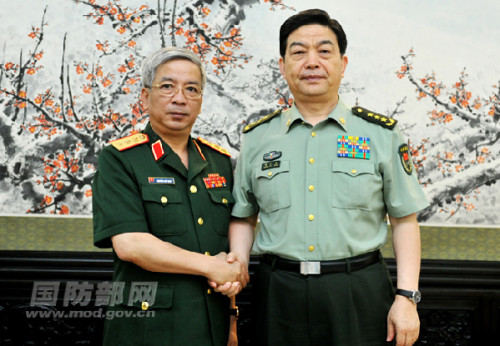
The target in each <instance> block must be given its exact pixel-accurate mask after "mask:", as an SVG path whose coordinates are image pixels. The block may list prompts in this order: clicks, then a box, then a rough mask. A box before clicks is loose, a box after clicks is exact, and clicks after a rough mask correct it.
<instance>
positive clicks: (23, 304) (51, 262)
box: [0, 251, 500, 346]
mask: <svg viewBox="0 0 500 346" xmlns="http://www.w3.org/2000/svg"><path fill="white" fill-rule="evenodd" d="M258 260H259V259H258V257H252V259H251V264H250V272H251V275H252V272H253V268H254V267H255V265H256V264H257V263H258ZM387 263H388V266H389V270H390V272H391V275H392V277H393V279H394V277H395V269H396V268H395V263H394V260H393V259H387ZM111 277H112V256H111V253H109V252H52V251H0V345H6V346H8V345H100V343H101V334H102V326H103V323H104V319H105V315H104V312H105V309H104V307H103V306H96V304H95V295H94V294H95V288H96V287H97V285H98V284H100V283H102V282H105V281H110V280H111ZM35 282H36V283H40V282H48V283H54V282H59V283H60V285H59V287H58V293H57V298H58V299H57V301H56V302H55V303H53V304H52V305H36V304H35V306H33V305H32V304H31V303H32V298H33V297H32V294H33V287H34V283H35ZM68 282H77V283H83V282H85V283H89V284H90V285H92V287H94V289H93V290H92V299H91V301H89V302H87V303H86V304H83V305H82V304H80V305H77V306H75V305H72V304H71V303H68V301H66V302H65V301H64V298H65V297H64V294H65V287H66V284H67V283H68ZM420 289H421V291H422V295H423V300H422V303H421V304H419V314H420V319H421V333H420V338H419V341H418V345H432V346H439V345H443V346H448V345H450V346H452V345H453V346H462V345H497V344H498V340H500V262H479V261H449V260H446V261H445V260H423V261H422V270H421V278H420ZM251 295H252V286H251V284H250V285H249V286H248V287H247V288H245V290H244V291H243V292H242V293H241V294H240V295H239V296H238V305H239V307H240V320H239V329H240V330H239V332H240V344H241V345H249V342H248V336H249V333H250V328H249V325H250V309H251V304H250V303H249V302H250V299H251ZM65 305H67V306H65ZM33 311H40V313H38V315H37V316H35V317H34V316H29V315H28V312H31V314H32V315H33ZM75 311H76V312H77V313H76V314H75ZM71 313H73V315H71V316H70V314H71ZM43 314H45V315H43ZM44 316H45V317H44Z"/></svg>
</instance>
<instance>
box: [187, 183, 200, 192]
mask: <svg viewBox="0 0 500 346" xmlns="http://www.w3.org/2000/svg"><path fill="white" fill-rule="evenodd" d="M189 191H191V193H196V192H198V189H197V188H196V186H194V185H191V187H190V188H189Z"/></svg>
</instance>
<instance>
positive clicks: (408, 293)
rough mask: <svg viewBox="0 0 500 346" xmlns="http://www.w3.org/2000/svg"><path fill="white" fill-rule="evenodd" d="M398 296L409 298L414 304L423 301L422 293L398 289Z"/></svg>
mask: <svg viewBox="0 0 500 346" xmlns="http://www.w3.org/2000/svg"><path fill="white" fill-rule="evenodd" d="M396 294H399V295H401V296H405V297H407V298H408V299H410V300H411V301H412V302H413V304H417V303H420V300H422V293H420V291H407V290H402V289H400V288H398V289H396Z"/></svg>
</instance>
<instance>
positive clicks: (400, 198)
mask: <svg viewBox="0 0 500 346" xmlns="http://www.w3.org/2000/svg"><path fill="white" fill-rule="evenodd" d="M390 145H391V153H390V155H389V158H390V162H389V163H388V164H387V167H386V169H385V171H384V201H385V205H386V208H387V212H388V213H389V215H390V216H393V217H403V216H407V215H410V214H413V213H416V212H418V211H420V210H423V209H425V208H427V207H428V206H429V203H428V202H427V198H426V197H425V194H424V192H423V191H422V188H421V187H420V185H419V182H418V178H417V173H416V172H415V168H414V167H413V163H412V161H411V157H410V153H409V150H405V146H406V147H407V142H406V141H405V139H404V138H403V135H402V134H401V131H400V130H399V127H398V126H396V128H395V129H394V130H393V131H392V140H391V144H390Z"/></svg>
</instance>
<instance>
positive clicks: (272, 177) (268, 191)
mask: <svg viewBox="0 0 500 346" xmlns="http://www.w3.org/2000/svg"><path fill="white" fill-rule="evenodd" d="M253 180H254V181H253V184H254V193H255V197H256V198H257V202H258V203H259V207H260V209H261V210H262V211H263V212H265V213H271V212H273V211H276V210H279V209H283V208H288V207H290V162H289V161H280V166H279V167H276V168H271V169H266V170H263V169H262V167H261V166H259V167H257V168H256V169H255V171H254V179H253Z"/></svg>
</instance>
